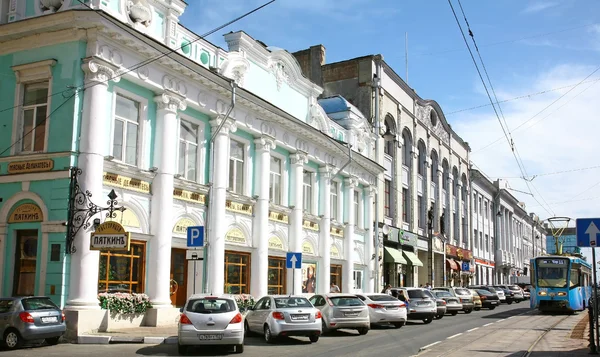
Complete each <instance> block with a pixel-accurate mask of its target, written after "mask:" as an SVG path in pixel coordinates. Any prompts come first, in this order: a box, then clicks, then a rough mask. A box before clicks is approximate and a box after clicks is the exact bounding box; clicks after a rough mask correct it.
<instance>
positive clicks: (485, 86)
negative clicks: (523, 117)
mask: <svg viewBox="0 0 600 357" xmlns="http://www.w3.org/2000/svg"><path fill="white" fill-rule="evenodd" d="M458 2H459V5H460V7H461V10H462V4H460V0H458ZM448 4H449V5H450V9H451V10H452V14H453V15H454V19H455V20H456V24H457V25H458V28H459V30H460V34H461V36H462V38H463V41H464V42H465V45H466V46H467V49H468V51H469V54H470V56H471V60H472V61H473V64H474V65H475V68H476V70H477V74H478V75H479V79H480V80H481V83H482V84H483V87H484V89H485V92H486V94H487V97H488V99H489V101H490V103H492V108H493V109H494V113H495V114H496V118H497V119H498V123H499V124H500V127H501V128H502V132H503V133H504V137H505V138H506V140H507V142H508V144H509V146H510V149H511V152H512V154H513V156H514V158H515V161H516V162H517V166H518V167H519V171H520V172H521V174H522V175H523V178H525V177H526V176H527V175H526V171H525V168H524V166H523V164H522V162H521V161H520V160H519V156H518V155H517V153H516V152H515V144H514V141H513V140H512V137H511V136H510V134H509V133H508V132H507V129H508V128H505V127H504V125H503V123H502V120H501V119H500V115H499V114H498V110H496V104H497V103H494V101H493V100H492V96H491V95H490V92H489V90H488V88H487V85H486V84H485V80H484V79H483V75H482V74H481V71H480V70H479V66H478V65H477V61H476V60H475V56H474V55H473V51H471V47H470V46H469V43H468V41H467V38H466V36H465V33H464V31H463V28H462V25H461V24H460V21H459V19H458V15H457V14H456V11H455V10H454V5H452V1H451V0H448ZM463 15H464V11H463ZM464 17H465V22H466V24H467V27H469V23H468V21H467V19H466V16H464ZM469 35H470V36H471V38H472V40H473V43H474V44H475V48H476V50H477V53H478V55H479V59H480V60H481V63H482V66H483V68H484V70H485V64H484V62H483V59H482V58H481V53H480V52H479V49H478V47H477V43H476V41H475V36H474V35H473V32H472V31H471V29H470V28H469ZM486 76H487V78H488V81H489V76H488V75H487V70H486ZM491 85H492V84H491V81H490V86H491ZM492 89H493V87H492ZM498 107H500V105H498ZM500 110H501V109H500ZM525 181H526V184H527V188H528V189H529V191H530V193H531V195H532V197H533V198H534V200H536V202H538V203H539V201H538V199H537V198H536V197H535V196H534V195H533V192H531V188H530V187H529V184H528V182H527V180H525ZM544 209H545V210H546V211H547V212H548V213H549V214H552V213H551V212H550V210H551V208H550V210H548V208H545V207H544Z"/></svg>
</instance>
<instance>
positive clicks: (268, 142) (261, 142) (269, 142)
mask: <svg viewBox="0 0 600 357" xmlns="http://www.w3.org/2000/svg"><path fill="white" fill-rule="evenodd" d="M254 144H256V151H271V150H274V149H275V147H276V145H275V138H274V137H271V136H268V135H262V136H261V137H260V138H256V139H254Z"/></svg>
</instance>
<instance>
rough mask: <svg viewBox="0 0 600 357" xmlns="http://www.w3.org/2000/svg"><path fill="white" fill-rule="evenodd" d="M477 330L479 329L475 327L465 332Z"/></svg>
mask: <svg viewBox="0 0 600 357" xmlns="http://www.w3.org/2000/svg"><path fill="white" fill-rule="evenodd" d="M478 329H479V327H475V328H472V329H470V330H467V332H473V331H475V330H478Z"/></svg>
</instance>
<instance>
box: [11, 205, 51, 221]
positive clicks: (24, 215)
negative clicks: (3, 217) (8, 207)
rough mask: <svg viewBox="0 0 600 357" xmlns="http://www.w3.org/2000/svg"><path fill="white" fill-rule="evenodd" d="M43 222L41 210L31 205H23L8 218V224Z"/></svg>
mask: <svg viewBox="0 0 600 357" xmlns="http://www.w3.org/2000/svg"><path fill="white" fill-rule="evenodd" d="M43 220H44V215H43V214H42V210H41V208H39V207H38V205H36V204H33V203H23V204H22V205H20V206H19V207H17V208H15V210H14V211H13V213H12V214H11V215H10V216H9V217H8V223H26V222H41V221H43Z"/></svg>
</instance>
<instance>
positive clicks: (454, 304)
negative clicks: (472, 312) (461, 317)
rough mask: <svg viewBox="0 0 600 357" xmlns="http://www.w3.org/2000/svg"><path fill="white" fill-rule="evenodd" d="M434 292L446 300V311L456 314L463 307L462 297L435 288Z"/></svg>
mask: <svg viewBox="0 0 600 357" xmlns="http://www.w3.org/2000/svg"><path fill="white" fill-rule="evenodd" d="M432 292H433V293H434V294H435V296H436V297H438V298H440V299H444V300H445V301H446V311H447V312H448V313H449V314H451V315H452V316H456V314H458V312H459V311H461V310H462V309H463V306H462V304H461V303H460V299H459V298H457V297H456V296H454V295H452V294H450V293H449V292H448V291H445V290H436V289H433V290H432Z"/></svg>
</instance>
